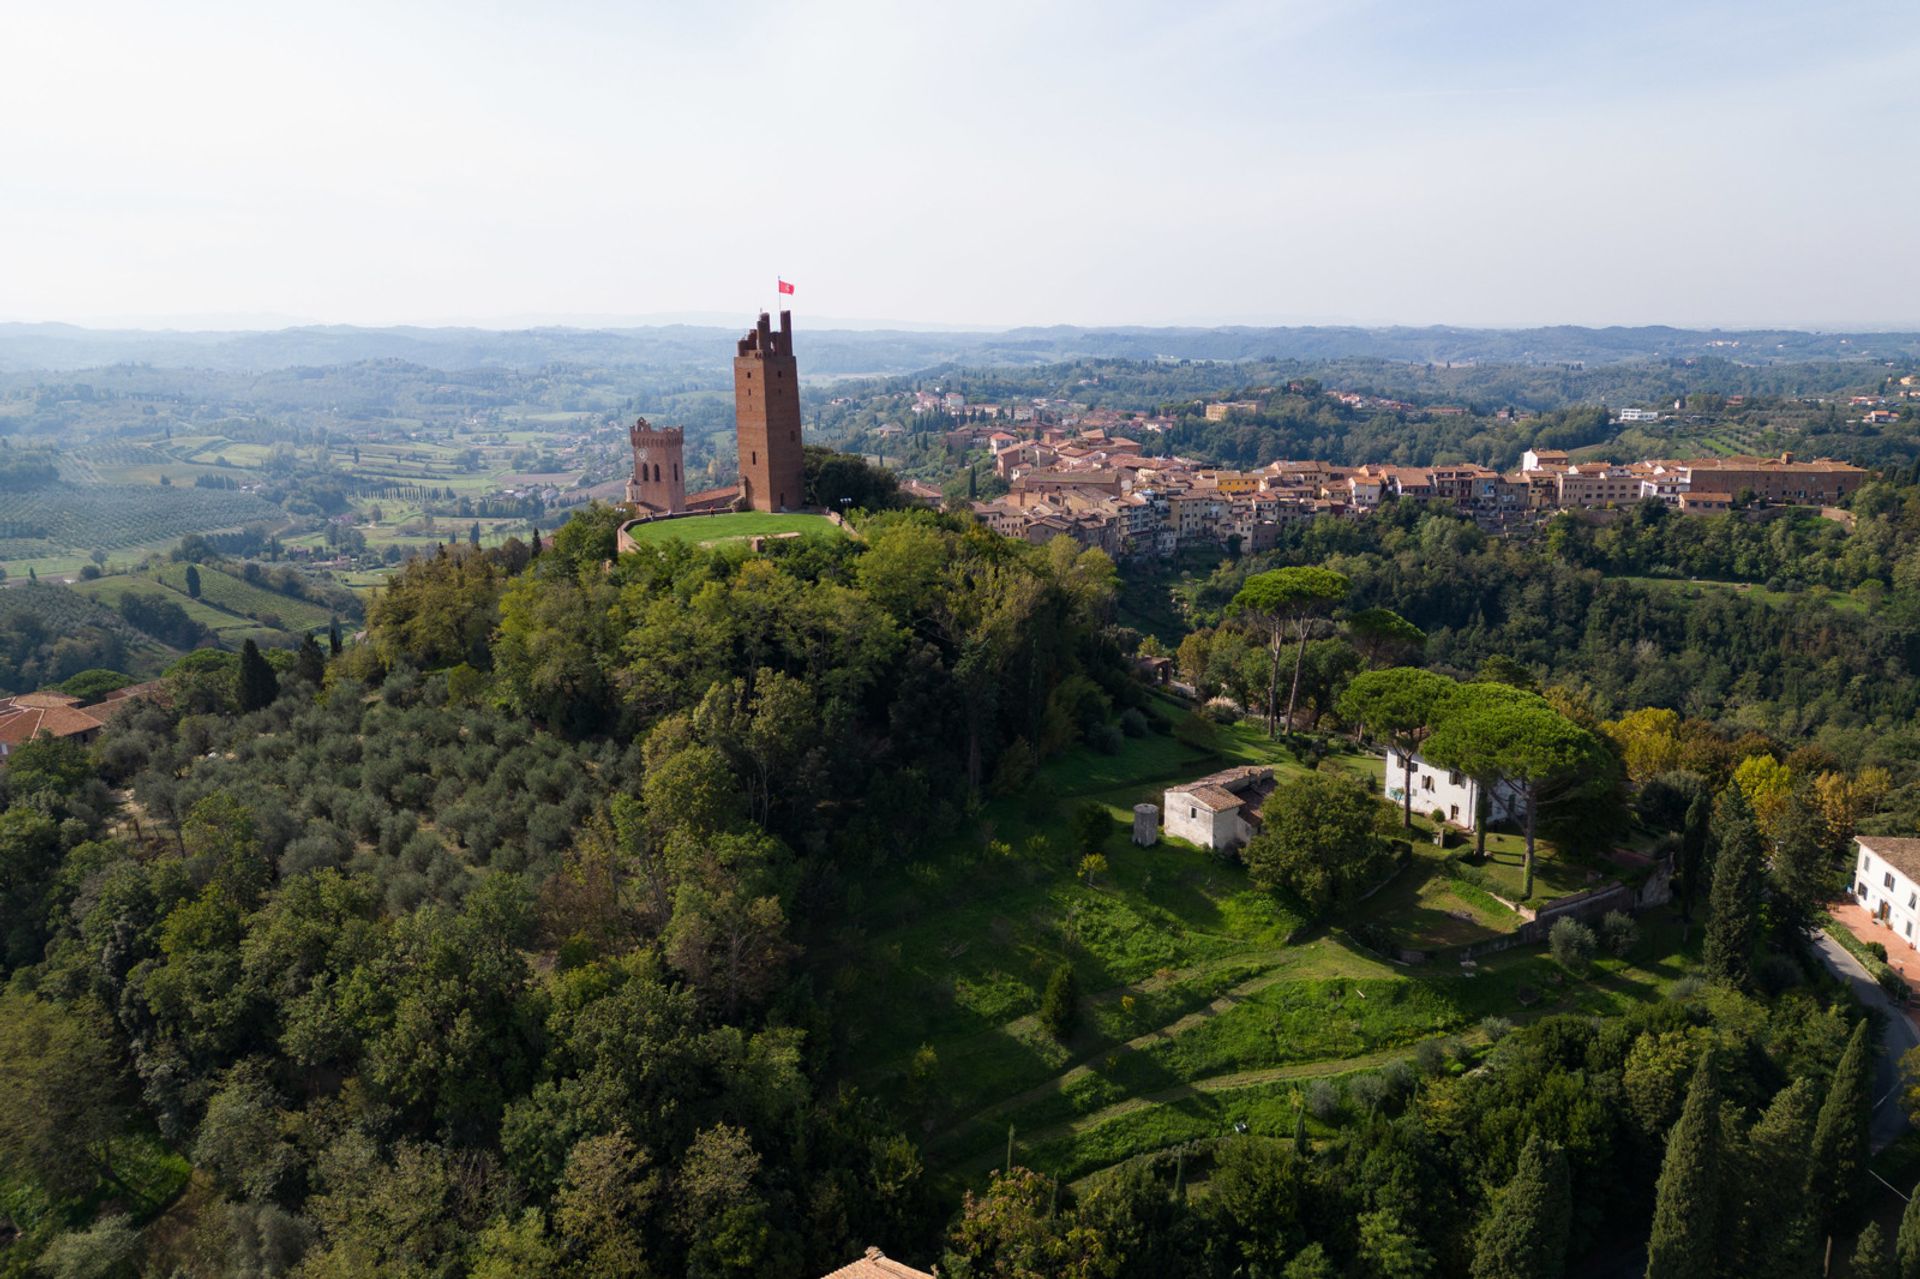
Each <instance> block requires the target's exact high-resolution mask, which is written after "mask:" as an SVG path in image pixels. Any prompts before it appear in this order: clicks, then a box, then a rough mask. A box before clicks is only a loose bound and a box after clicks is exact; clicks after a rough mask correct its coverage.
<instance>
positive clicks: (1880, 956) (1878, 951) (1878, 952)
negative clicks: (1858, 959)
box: [1867, 941, 1887, 964]
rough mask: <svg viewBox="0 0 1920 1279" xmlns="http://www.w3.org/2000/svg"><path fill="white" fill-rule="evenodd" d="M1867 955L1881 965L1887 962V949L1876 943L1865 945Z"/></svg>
mask: <svg viewBox="0 0 1920 1279" xmlns="http://www.w3.org/2000/svg"><path fill="white" fill-rule="evenodd" d="M1867 953H1868V954H1869V955H1872V956H1873V957H1874V958H1875V959H1877V960H1879V961H1880V962H1881V963H1883V964H1884V963H1886V962H1887V948H1886V947H1885V946H1884V945H1882V944H1881V943H1879V942H1877V941H1870V942H1868V943H1867Z"/></svg>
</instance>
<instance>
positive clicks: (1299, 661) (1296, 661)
mask: <svg viewBox="0 0 1920 1279" xmlns="http://www.w3.org/2000/svg"><path fill="white" fill-rule="evenodd" d="M1306 662H1307V621H1306V619H1305V618H1301V619H1300V647H1299V648H1297V649H1295V650H1294V653H1293V691H1292V692H1291V693H1289V694H1287V731H1288V732H1289V733H1291V732H1292V731H1293V707H1294V703H1296V702H1298V701H1299V700H1300V668H1301V667H1302V666H1304V665H1306Z"/></svg>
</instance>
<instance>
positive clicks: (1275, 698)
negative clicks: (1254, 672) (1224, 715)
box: [1267, 618, 1280, 740]
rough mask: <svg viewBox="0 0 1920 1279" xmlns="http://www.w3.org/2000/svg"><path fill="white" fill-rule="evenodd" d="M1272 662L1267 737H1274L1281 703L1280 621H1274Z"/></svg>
mask: <svg viewBox="0 0 1920 1279" xmlns="http://www.w3.org/2000/svg"><path fill="white" fill-rule="evenodd" d="M1269 653H1270V656H1271V660H1270V661H1268V662H1267V737H1268V739H1269V740H1271V739H1272V738H1273V736H1274V731H1273V713H1274V711H1275V710H1277V709H1278V706H1277V703H1278V702H1279V701H1280V621H1279V619H1278V618H1276V619H1274V623H1273V641H1272V643H1271V644H1270V645H1269Z"/></svg>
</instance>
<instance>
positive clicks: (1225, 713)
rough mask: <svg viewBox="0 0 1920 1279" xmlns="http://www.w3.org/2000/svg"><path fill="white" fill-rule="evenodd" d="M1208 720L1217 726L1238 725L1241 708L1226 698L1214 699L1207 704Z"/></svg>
mask: <svg viewBox="0 0 1920 1279" xmlns="http://www.w3.org/2000/svg"><path fill="white" fill-rule="evenodd" d="M1207 718H1208V719H1210V720H1212V721H1213V722H1214V723H1216V724H1238V723H1239V722H1240V708H1239V707H1237V706H1235V705H1234V704H1233V703H1232V702H1229V701H1227V700H1226V699H1225V698H1219V697H1216V698H1214V699H1213V700H1212V701H1211V702H1208V703H1207Z"/></svg>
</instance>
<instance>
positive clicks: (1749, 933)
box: [1704, 784, 1764, 986]
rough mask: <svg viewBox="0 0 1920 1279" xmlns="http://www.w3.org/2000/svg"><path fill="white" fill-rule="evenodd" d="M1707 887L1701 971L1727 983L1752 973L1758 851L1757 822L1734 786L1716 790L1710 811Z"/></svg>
mask: <svg viewBox="0 0 1920 1279" xmlns="http://www.w3.org/2000/svg"><path fill="white" fill-rule="evenodd" d="M1713 836H1714V843H1715V844H1716V845H1718V847H1717V848H1716V849H1715V851H1714V857H1713V891H1712V894H1711V896H1710V897H1709V899H1708V902H1707V940H1706V947H1705V953H1704V958H1705V960H1706V969H1707V976H1709V977H1710V978H1712V979H1713V980H1714V981H1719V982H1725V983H1726V984H1727V985H1729V986H1746V985H1747V984H1748V983H1749V982H1750V981H1751V980H1752V978H1753V942H1754V934H1755V931H1756V925H1757V924H1758V922H1759V913H1760V876H1761V873H1762V862H1763V860H1764V853H1763V850H1762V848H1761V843H1760V827H1759V825H1758V824H1757V823H1756V822H1755V821H1754V820H1753V809H1752V808H1751V807H1750V806H1749V805H1748V804H1747V797H1746V796H1745V795H1744V794H1742V793H1741V791H1740V788H1739V787H1738V786H1734V785H1732V784H1729V785H1728V786H1727V789H1726V790H1724V791H1723V792H1721V795H1720V802H1719V804H1718V805H1717V806H1716V807H1715V809H1714V814H1713Z"/></svg>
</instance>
